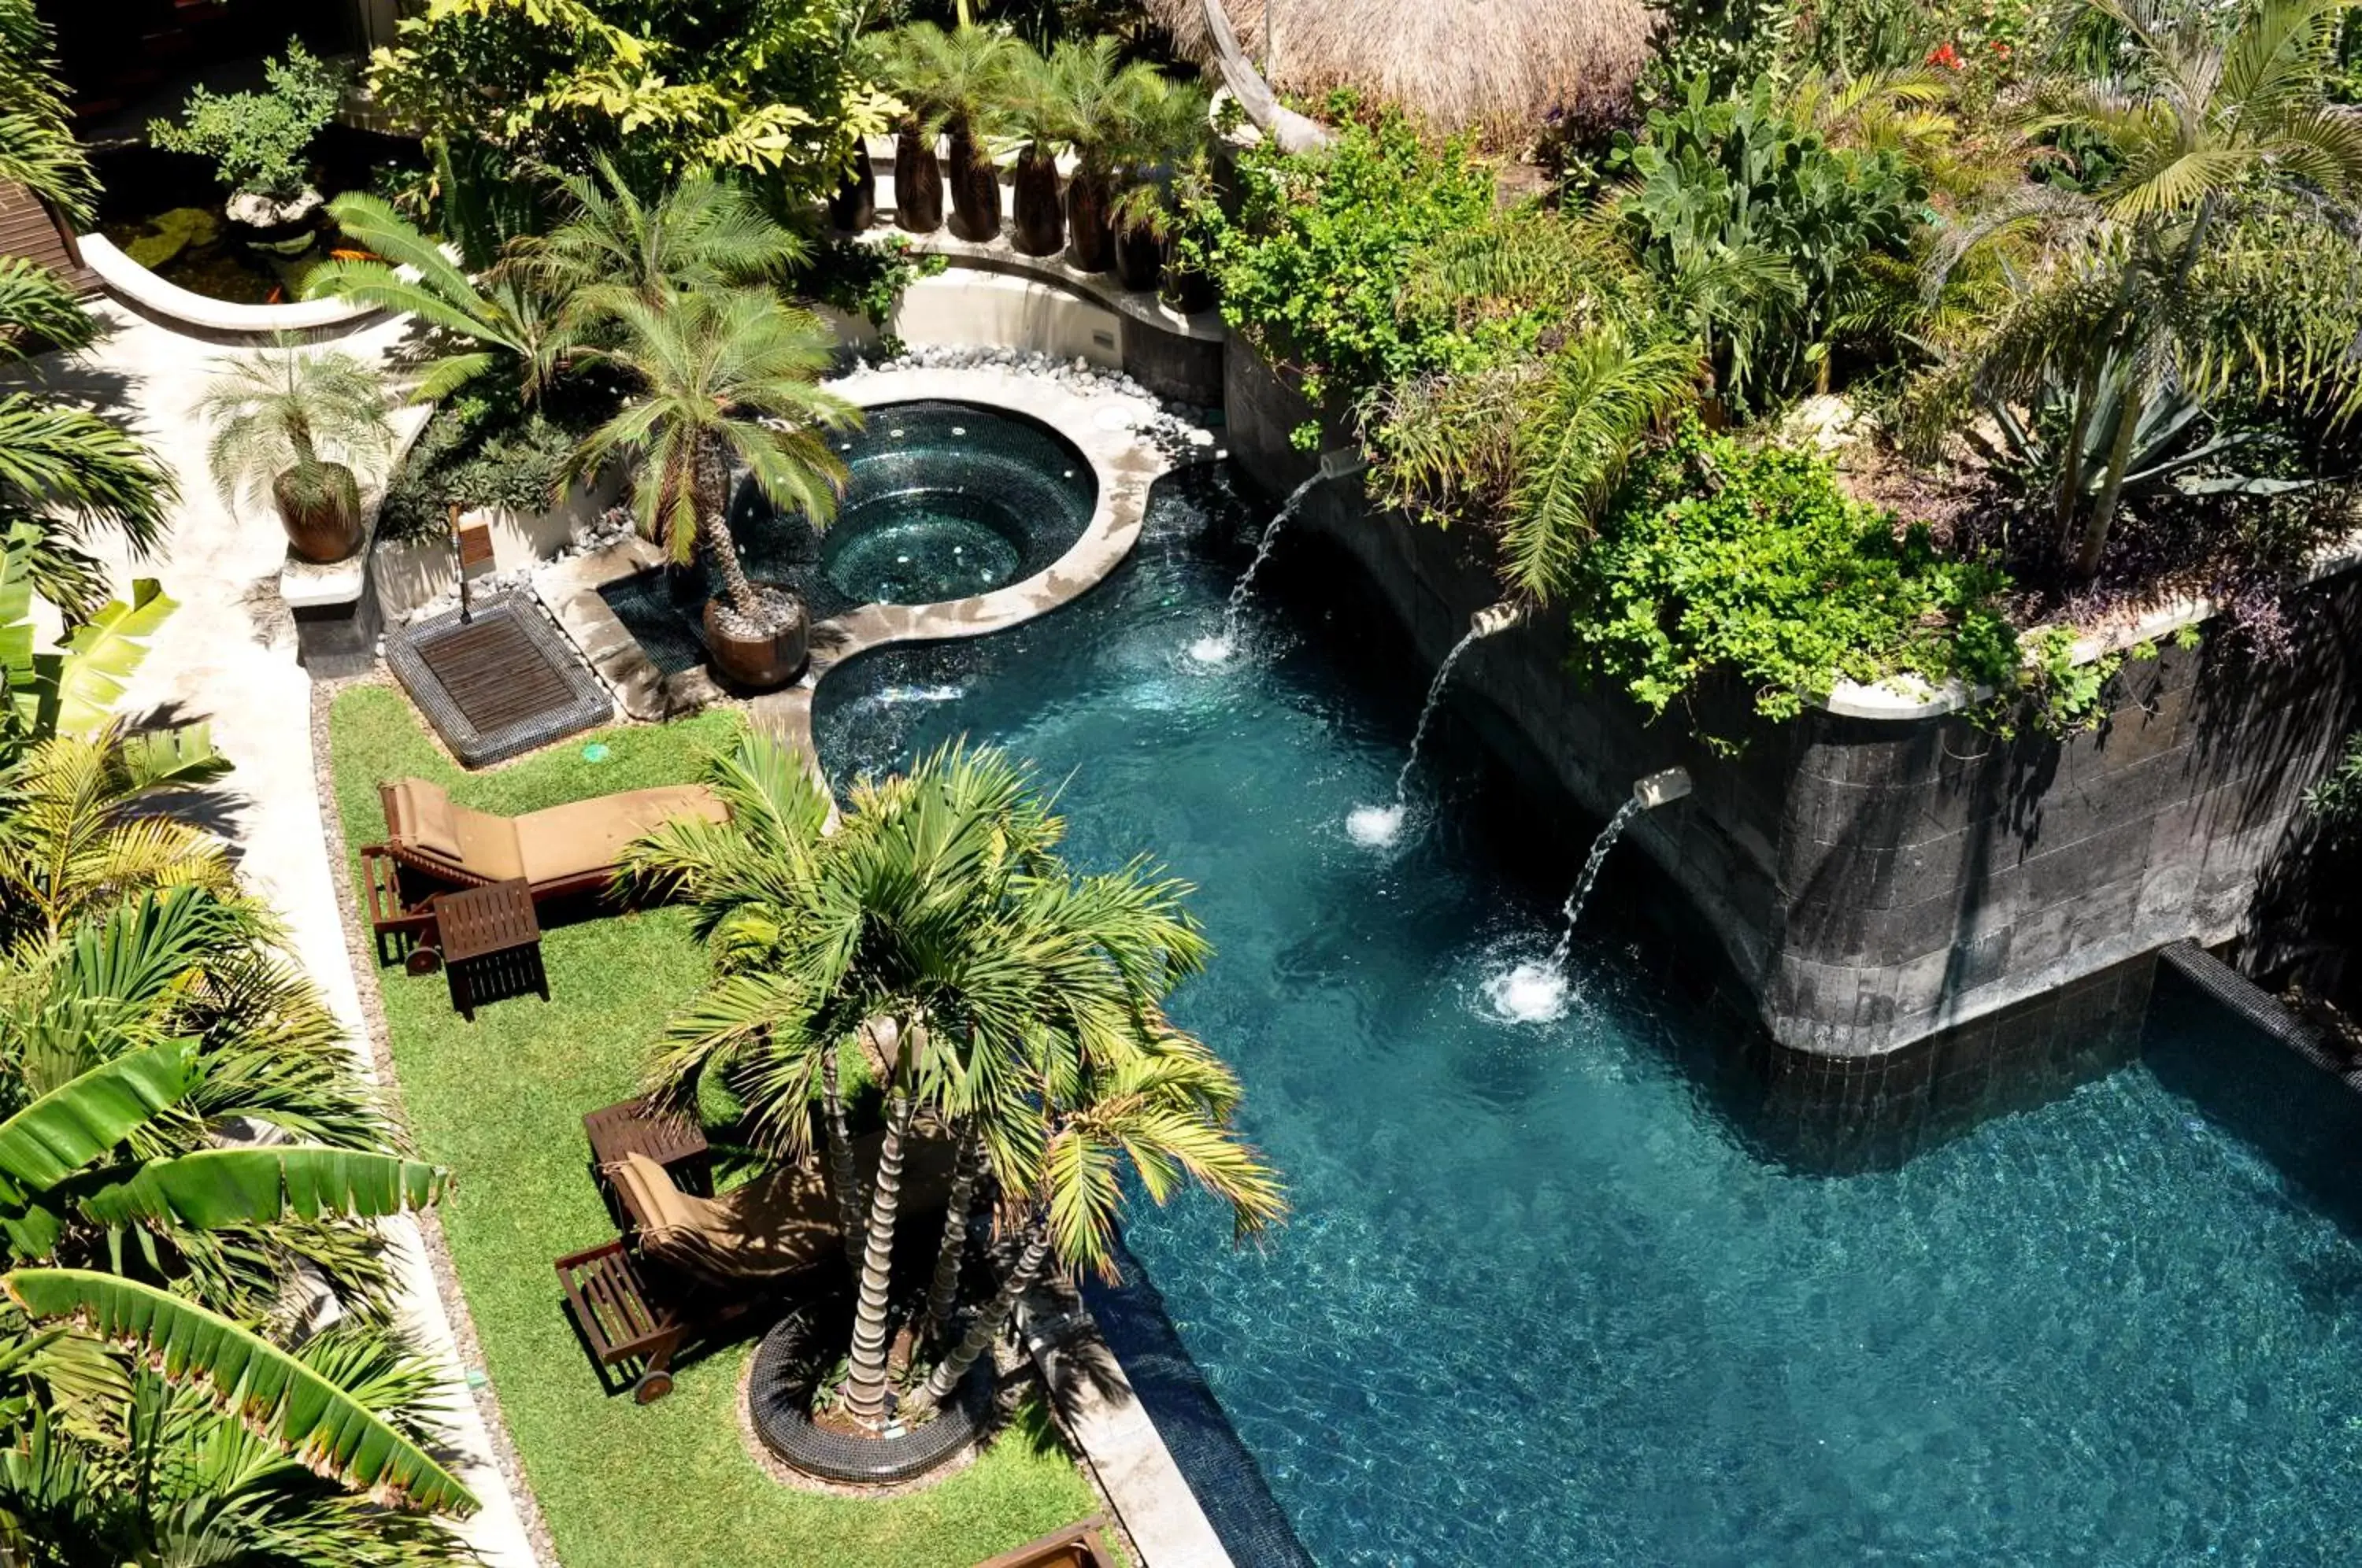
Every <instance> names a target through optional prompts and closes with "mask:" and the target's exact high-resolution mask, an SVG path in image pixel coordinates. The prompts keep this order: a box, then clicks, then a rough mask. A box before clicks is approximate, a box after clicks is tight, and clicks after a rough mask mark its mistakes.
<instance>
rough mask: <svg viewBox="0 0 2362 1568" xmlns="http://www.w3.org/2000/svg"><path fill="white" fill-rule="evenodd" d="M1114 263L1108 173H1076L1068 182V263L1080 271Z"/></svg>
mask: <svg viewBox="0 0 2362 1568" xmlns="http://www.w3.org/2000/svg"><path fill="white" fill-rule="evenodd" d="M1114 262H1115V237H1114V235H1113V234H1112V233H1111V232H1109V228H1108V187H1107V176H1105V175H1104V174H1085V173H1077V174H1076V176H1075V177H1074V178H1073V179H1071V180H1069V181H1067V182H1066V263H1067V265H1069V266H1071V267H1072V268H1074V270H1075V271H1077V272H1104V271H1107V270H1108V268H1109V267H1110V266H1112V265H1113V264H1114Z"/></svg>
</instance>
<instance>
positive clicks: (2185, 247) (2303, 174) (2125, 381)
mask: <svg viewBox="0 0 2362 1568" xmlns="http://www.w3.org/2000/svg"><path fill="white" fill-rule="evenodd" d="M2077 9H2078V13H2079V16H2080V18H2081V22H2082V24H2083V25H2082V26H2081V27H2080V28H2070V41H2071V43H2072V44H2073V46H2074V47H2073V49H2072V50H2071V51H2070V52H2069V53H2067V54H2066V55H2064V56H2063V57H2062V58H2064V59H2065V60H2066V61H2068V65H2067V67H2065V68H2062V69H2061V70H2059V71H2058V72H2055V73H2054V74H2052V75H2051V76H2049V77H2048V78H2047V79H2046V80H2044V81H2042V82H2041V83H2038V85H2037V87H2036V91H2035V93H2034V94H2033V96H2032V100H2031V113H2030V116H2029V119H2028V125H2029V127H2030V128H2032V129H2036V130H2058V129H2068V130H2074V131H2077V132H2081V133H2082V134H2084V135H2087V136H2091V137H2094V138H2100V139H2101V140H2103V142H2105V143H2106V144H2107V145H2109V146H2110V147H2111V148H2112V149H2114V151H2115V152H2116V153H2117V155H2118V156H2119V157H2120V158H2121V159H2122V165H2121V168H2120V170H2119V171H2118V172H2117V173H2116V174H2115V175H2114V177H2113V178H2111V179H2110V180H2108V181H2107V182H2105V183H2104V184H2103V185H2102V186H2101V187H2100V188H2099V189H2098V190H2096V191H2094V192H2092V193H2090V194H2088V195H2084V194H2081V193H2073V192H2065V191H2058V190H2055V189H2053V188H2051V187H2047V186H2046V187H2038V188H2033V189H2030V190H2028V191H2026V192H2025V193H2021V194H2020V195H2018V196H2017V197H2015V198H2014V199H2013V200H2011V201H2007V202H2003V203H1999V204H1995V205H1994V206H1993V207H1992V208H1991V209H1989V210H1988V211H1986V212H1985V213H1983V214H1981V215H1979V216H1978V217H1977V218H1976V219H1975V220H1973V221H1971V222H1970V223H1969V224H1966V225H1963V226H1961V228H1960V229H1959V232H1958V233H1957V235H1956V236H1954V237H1953V238H1952V239H1951V241H1950V242H1949V243H1948V244H1947V245H1946V246H1945V247H1944V248H1941V249H1940V250H1939V251H1938V253H1937V257H1936V258H1935V260H1934V264H1933V267H1932V273H1933V276H1934V278H1935V280H1936V281H1937V282H1941V280H1942V277H1943V275H1944V273H1945V271H1947V270H1948V268H1949V267H1950V266H1951V265H1953V264H1955V263H1957V261H1958V260H1959V258H1960V257H1962V256H1963V255H1966V254H1968V253H1969V252H1970V251H1971V250H1973V249H1974V248H1976V247H1978V246H1979V245H1981V244H1983V243H1985V242H1988V241H1990V240H1991V239H1992V238H1994V237H1999V236H2003V235H2013V234H2015V233H2018V232H2021V231H2022V230H2024V229H2025V227H2027V226H2032V225H2039V226H2043V227H2044V228H2046V229H2047V231H2048V232H2049V234H2050V235H2051V236H2052V237H2053V248H2052V253H2053V255H2054V256H2055V257H2056V258H2057V259H2056V260H2055V261H2054V263H2053V264H2052V266H2051V267H2050V269H2049V271H2048V272H2047V275H2046V276H2044V277H2042V278H2040V279H2038V280H2036V282H2035V285H2034V286H2032V287H2030V288H2027V289H2025V290H2024V291H2023V292H2022V293H2021V295H2020V299H2019V303H2018V304H2016V306H2015V308H2014V309H2012V310H2011V311H2009V312H2008V313H2007V314H2005V315H2003V316H2002V317H2001V318H2000V319H1999V320H1998V321H1997V322H1995V323H1994V324H1993V325H1992V328H1991V330H1990V332H1989V333H1988V334H1987V335H1986V337H1985V338H1984V340H1983V341H1982V342H1981V343H1980V344H1978V345H1977V346H1976V347H1975V348H1973V349H1972V350H1971V351H1970V354H1969V355H1968V356H1966V358H1965V359H1964V360H1963V361H1962V362H1961V363H1960V364H1959V365H1957V366H1953V367H1950V368H1949V369H1948V372H1947V374H1946V376H1945V377H1944V378H1942V381H1940V382H1939V385H1941V384H1948V385H1950V386H1953V387H1958V388H1962V389H1966V390H1967V391H1968V392H1969V393H1970V395H1973V396H1976V397H1980V398H1982V399H1985V400H1987V401H1991V402H1994V403H2019V404H2025V403H2033V402H2035V401H2036V399H2037V397H2038V396H2039V395H2040V394H2041V392H2042V390H2043V387H2044V385H2045V383H2046V382H2056V383H2058V384H2059V385H2062V386H2063V387H2064V388H2066V389H2067V390H2066V393H2065V398H2066V402H2067V405H2068V411H2069V412H2068V418H2069V427H2068V435H2067V438H2066V439H2065V441H2063V442H2061V443H2059V444H2058V445H2057V446H2056V447H2054V448H2053V450H2054V451H2055V452H2056V453H2057V454H2058V458H2059V469H2060V471H2059V473H2058V479H2057V491H2056V495H2057V500H2056V511H2057V518H2058V529H2059V535H2060V548H2061V552H2062V554H2063V556H2064V557H2065V558H2066V559H2067V561H2068V562H2069V567H2070V571H2071V572H2072V573H2073V574H2074V575H2075V576H2077V577H2079V578H2089V577H2091V576H2092V575H2093V574H2094V573H2096V572H2097V571H2098V569H2099V566H2100V561H2101V558H2102V556H2103V554H2104V552H2105V550H2106V548H2107V543H2108V536H2109V533H2110V530H2111V529H2112V527H2113V526H2114V521H2115V515H2116V512H2117V508H2118V505H2119V503H2120V502H2121V500H2122V498H2123V494H2124V490H2125V481H2126V479H2127V477H2128V474H2129V472H2130V468H2131V458H2132V456H2133V453H2134V450H2135V443H2136V439H2137V437H2138V435H2139V432H2140V430H2141V428H2142V427H2143V425H2145V424H2147V423H2151V421H2149V420H2148V419H2147V410H2148V408H2149V405H2150V404H2151V403H2152V402H2153V401H2154V400H2155V399H2157V398H2158V397H2159V396H2163V395H2167V394H2168V393H2169V392H2171V391H2172V390H2173V389H2175V388H2178V387H2182V386H2187V385H2193V384H2202V383H2206V382H2208V381H2210V380H2215V381H2219V379H2220V378H2221V377H2222V376H2223V375H2224V374H2225V373H2226V372H2228V371H2229V370H2232V369H2233V368H2235V367H2238V366H2240V364H2241V362H2242V361H2243V360H2244V359H2246V355H2245V354H2244V353H2242V352H2239V351H2237V350H2238V349H2239V348H2244V347H2245V346H2244V345H2239V346H2235V348H2234V350H2233V351H2232V352H2228V353H2226V352H2224V351H2223V350H2224V345H2223V344H2221V343H2216V342H2210V341H2209V340H2207V338H2206V337H2205V335H2204V327H2205V326H2206V316H2205V314H2204V313H2202V312H2200V311H2197V310H2195V309H2193V308H2192V304H2193V302H2192V297H2191V280H2192V276H2193V271H2194V270H2195V269H2196V268H2197V267H2198V265H2199V263H2200V261H2201V260H2202V259H2203V258H2204V257H2206V255H2207V254H2208V251H2209V246H2210V241H2211V240H2212V238H2213V236H2214V234H2215V232H2216V229H2217V226H2218V225H2220V224H2221V223H2222V222H2223V221H2224V219H2225V218H2226V217H2236V216H2237V215H2240V214H2241V212H2242V211H2243V210H2244V209H2246V208H2249V207H2253V206H2255V205H2256V204H2257V203H2258V202H2259V201H2260V200H2261V199H2262V198H2265V197H2267V196H2268V195H2269V194H2270V193H2274V192H2276V191H2277V192H2287V193H2290V194H2291V195H2292V196H2293V197H2294V198H2295V199H2294V201H2293V202H2292V203H2291V204H2290V205H2291V207H2292V209H2293V210H2294V211H2296V212H2298V213H2301V214H2306V215H2310V218H2311V221H2312V223H2313V224H2314V225H2315V226H2320V227H2323V228H2328V227H2332V226H2334V225H2336V224H2337V223H2339V222H2341V221H2344V222H2347V223H2349V224H2350V221H2351V214H2352V212H2353V209H2354V204H2355V200H2356V196H2357V195H2358V194H2362V120H2357V119H2356V117H2355V116H2354V115H2353V114H2352V113H2351V112H2350V111H2345V110H2341V109H2337V108H2334V107H2332V106H2330V105H2327V104H2326V103H2325V102H2324V100H2323V77H2324V74H2325V68H2326V67H2327V65H2328V64H2329V63H2330V61H2332V59H2333V57H2334V50H2335V48H2336V40H2337V36H2338V30H2339V26H2340V24H2341V22H2342V21H2343V19H2344V17H2345V15H2346V13H2347V11H2348V9H2349V6H2348V5H2347V4H2346V0H2253V3H2251V4H2249V5H2246V6H2243V7H2242V8H2241V9H2240V10H2239V11H2238V12H2237V13H2236V16H2235V20H2234V21H2233V23H2232V25H2231V26H2229V27H2227V28H2225V27H2224V26H2222V25H2221V18H2220V13H2219V11H2217V10H2215V9H2213V8H2210V7H2207V6H2202V5H2198V4H2194V3H2183V4H2178V5H2177V4H2170V3H2168V0H2081V4H2080V6H2078V8H2077ZM2095 49H2096V50H2099V51H2100V52H2101V53H2102V55H2103V58H2104V59H2105V61H2107V63H2108V65H2110V66H2111V67H2113V68H2114V73H2113V74H2110V75H2107V76H2104V77H2099V78H2095V77H2093V76H2092V74H2090V73H2089V72H2088V71H2086V70H2084V69H2082V67H2083V65H2084V64H2085V61H2086V59H2087V57H2088V56H2089V55H2090V53H2091V52H2092V50H2095ZM2346 249H2347V260H2346V265H2347V266H2349V267H2350V266H2351V265H2352V264H2353V257H2352V251H2351V248H2350V247H2347V248H2346ZM2111 381H2116V382H2119V383H2120V384H2114V385H2112V384H2110V383H2111ZM2103 408H2105V409H2107V410H2108V411H2109V414H2110V427H2109V428H2107V429H2106V430H2105V431H2104V436H2100V435H2095V433H2094V425H2095V421H2096V420H2098V419H2099V417H2100V414H2101V411H2102V410H2103ZM2085 454H2091V455H2092V456H2093V457H2094V458H2096V464H2097V466H2096V469H2094V468H2092V466H2091V465H2090V464H2088V463H2087V462H2086V461H2085V460H2084V455H2085Z"/></svg>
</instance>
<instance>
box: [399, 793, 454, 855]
mask: <svg viewBox="0 0 2362 1568" xmlns="http://www.w3.org/2000/svg"><path fill="white" fill-rule="evenodd" d="M393 804H394V814H395V816H396V817H397V818H398V819H399V820H398V821H395V822H391V823H387V824H386V828H387V831H389V832H391V833H392V834H393V836H394V837H396V838H398V839H400V840H402V841H403V843H405V844H407V845H410V846H411V847H412V848H414V849H423V850H425V852H426V853H427V854H429V855H432V856H437V857H439V858H441V859H444V860H454V861H456V860H458V859H460V858H461V856H462V855H463V853H464V852H463V851H462V850H461V849H460V847H459V834H458V825H457V824H456V823H454V822H453V821H452V819H451V797H450V796H448V795H447V794H445V793H444V792H443V790H442V787H441V786H440V785H436V784H429V783H428V782H427V781H426V780H425V779H424V778H405V779H403V780H402V782H400V783H398V784H396V785H395V786H394V787H393Z"/></svg>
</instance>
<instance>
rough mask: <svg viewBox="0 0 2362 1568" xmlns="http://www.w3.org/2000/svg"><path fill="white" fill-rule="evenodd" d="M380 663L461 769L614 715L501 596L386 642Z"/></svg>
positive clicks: (529, 607)
mask: <svg viewBox="0 0 2362 1568" xmlns="http://www.w3.org/2000/svg"><path fill="white" fill-rule="evenodd" d="M385 661H386V663H387V664H388V665H390V666H391V667H392V669H393V674H394V678H395V679H398V680H400V681H401V682H402V685H403V690H406V691H408V692H409V693H410V700H411V701H414V702H415V703H417V704H418V707H419V711H420V712H424V713H425V715H426V719H427V722H428V723H431V724H433V725H434V726H435V730H436V734H440V735H441V736H442V737H443V744H444V745H447V746H449V747H450V748H451V754H452V755H453V756H457V757H458V759H459V760H460V761H461V762H462V763H464V764H465V765H466V766H468V767H483V766H484V765H485V764H486V763H488V762H498V761H500V760H501V759H502V757H507V756H515V755H516V754H517V753H519V752H521V751H530V750H532V749H533V748H534V747H535V746H537V745H548V744H549V743H550V742H551V741H554V740H560V739H563V738H564V737H565V736H567V735H570V734H575V733H577V732H578V731H581V730H587V729H589V728H590V727H591V726H592V725H594V724H603V723H607V722H608V721H609V720H610V719H612V718H613V717H614V716H615V703H614V700H613V698H612V697H610V696H609V695H608V694H607V688H606V686H605V685H604V684H603V683H602V681H601V680H600V679H599V677H598V676H597V675H596V674H594V673H592V671H591V669H590V667H589V666H588V665H586V664H584V663H583V662H582V658H581V656H580V655H579V654H577V653H576V652H575V651H574V648H573V646H571V645H570V644H568V642H567V640H566V639H565V638H564V637H563V636H561V635H559V634H558V631H557V627H555V626H553V625H551V624H549V620H548V618H547V617H546V616H545V615H543V614H542V613H541V609H540V606H538V605H537V604H535V603H534V602H532V601H531V600H529V599H525V598H523V597H521V596H519V595H517V594H513V593H512V594H503V595H502V596H501V597H500V598H498V599H495V600H492V601H491V602H489V603H486V604H483V605H480V606H479V607H477V609H476V611H475V613H474V614H473V616H472V617H471V618H469V619H468V620H464V621H463V620H461V619H460V618H459V612H458V611H457V610H454V611H451V612H450V613H447V614H443V615H437V616H436V617H435V618H434V619H433V620H431V621H422V622H420V623H419V624H416V625H414V626H408V627H404V628H403V630H401V631H399V632H391V633H388V634H387V635H386V639H385Z"/></svg>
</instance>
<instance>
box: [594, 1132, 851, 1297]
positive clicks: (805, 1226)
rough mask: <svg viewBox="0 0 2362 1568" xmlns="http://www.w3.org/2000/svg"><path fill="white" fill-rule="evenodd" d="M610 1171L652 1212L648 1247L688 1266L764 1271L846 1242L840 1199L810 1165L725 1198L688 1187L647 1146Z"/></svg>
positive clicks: (717, 1271)
mask: <svg viewBox="0 0 2362 1568" xmlns="http://www.w3.org/2000/svg"><path fill="white" fill-rule="evenodd" d="M609 1174H610V1175H611V1176H613V1179H614V1181H615V1182H616V1184H617V1185H618V1186H619V1187H623V1188H624V1195H625V1200H626V1201H627V1202H629V1203H630V1204H631V1205H632V1206H633V1207H634V1208H635V1209H636V1210H637V1211H638V1212H639V1214H640V1215H642V1216H643V1217H644V1219H645V1220H646V1222H645V1223H643V1224H642V1225H641V1227H640V1246H641V1248H642V1250H643V1251H645V1252H646V1253H649V1254H650V1255H652V1256H655V1257H658V1258H661V1259H663V1260H664V1261H665V1262H667V1263H669V1264H676V1265H679V1266H680V1267H684V1268H690V1269H694V1270H696V1271H698V1272H699V1273H701V1274H709V1275H723V1276H724V1277H730V1278H740V1279H762V1278H768V1277H770V1276H772V1275H782V1274H794V1273H797V1272H799V1271H800V1270H803V1269H807V1268H810V1267H811V1266H812V1265H813V1264H817V1263H819V1262H821V1261H822V1260H823V1259H825V1258H827V1257H829V1256H831V1255H832V1254H834V1253H837V1252H838V1250H839V1243H838V1242H837V1233H836V1225H835V1221H834V1207H835V1206H834V1204H833V1201H832V1200H831V1199H830V1198H829V1195H828V1189H827V1188H826V1187H824V1186H822V1183H821V1181H820V1179H819V1177H817V1176H814V1175H813V1174H812V1173H811V1172H810V1171H809V1170H804V1169H798V1168H789V1169H785V1170H779V1171H775V1172H773V1173H772V1174H771V1175H769V1176H764V1177H762V1178H760V1179H759V1180H756V1181H750V1182H748V1183H746V1184H745V1186H744V1187H733V1188H732V1189H731V1190H729V1191H728V1192H725V1193H723V1195H722V1196H721V1197H720V1198H700V1197H699V1196H697V1195H696V1194H695V1193H690V1192H683V1191H681V1190H680V1188H679V1187H676V1186H674V1185H673V1182H672V1178H671V1177H670V1176H667V1175H666V1174H665V1169H664V1167H663V1166H662V1165H657V1163H656V1162H655V1161H654V1160H651V1159H649V1158H648V1157H647V1156H646V1154H626V1155H625V1156H624V1159H623V1162H622V1163H621V1164H620V1165H616V1166H615V1167H613V1169H612V1170H611V1171H610V1173H609Z"/></svg>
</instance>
